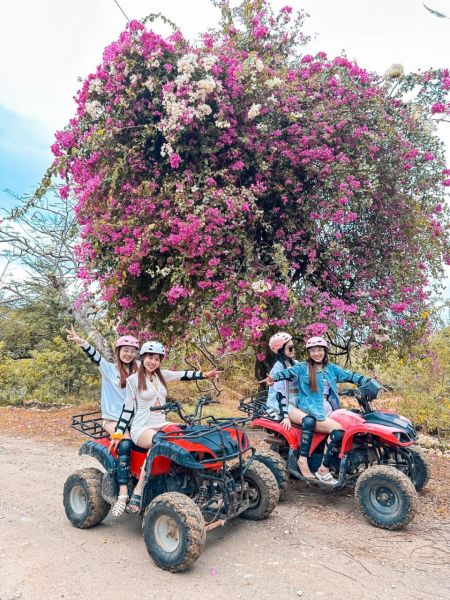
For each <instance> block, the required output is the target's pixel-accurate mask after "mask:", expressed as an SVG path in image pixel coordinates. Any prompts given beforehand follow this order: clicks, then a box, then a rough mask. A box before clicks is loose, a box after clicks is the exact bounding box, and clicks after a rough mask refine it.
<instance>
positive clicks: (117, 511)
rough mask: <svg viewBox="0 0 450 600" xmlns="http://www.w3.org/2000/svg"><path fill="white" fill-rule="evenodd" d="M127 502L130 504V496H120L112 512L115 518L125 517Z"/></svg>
mask: <svg viewBox="0 0 450 600" xmlns="http://www.w3.org/2000/svg"><path fill="white" fill-rule="evenodd" d="M127 502H128V494H125V495H123V496H118V497H117V500H116V503H115V504H114V506H113V509H112V511H111V514H112V516H113V517H121V516H122V515H123V513H124V512H125V509H126V507H127Z"/></svg>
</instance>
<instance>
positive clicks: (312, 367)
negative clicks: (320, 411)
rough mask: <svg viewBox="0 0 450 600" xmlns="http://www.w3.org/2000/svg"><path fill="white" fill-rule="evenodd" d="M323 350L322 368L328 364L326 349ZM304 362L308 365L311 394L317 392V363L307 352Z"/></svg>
mask: <svg viewBox="0 0 450 600" xmlns="http://www.w3.org/2000/svg"><path fill="white" fill-rule="evenodd" d="M324 350H325V356H324V357H323V360H322V367H325V366H326V365H327V364H328V349H327V348H324ZM307 352H308V351H307ZM306 362H307V363H308V378H309V381H308V384H309V389H310V391H311V392H317V363H316V362H315V361H314V360H313V359H312V358H311V357H310V355H309V352H308V358H307V360H306Z"/></svg>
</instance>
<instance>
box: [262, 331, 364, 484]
mask: <svg viewBox="0 0 450 600" xmlns="http://www.w3.org/2000/svg"><path fill="white" fill-rule="evenodd" d="M306 349H307V351H308V358H307V360H306V361H305V362H301V363H297V364H295V365H294V366H292V367H290V368H288V369H283V370H281V371H278V372H277V373H273V375H269V376H268V377H267V378H266V379H265V380H264V381H265V382H266V383H267V384H268V385H273V384H274V383H275V382H277V381H283V380H288V381H290V380H291V379H294V378H295V379H296V381H297V384H298V400H297V407H298V408H299V409H300V410H302V411H304V412H305V413H307V414H309V415H311V416H312V417H314V418H315V419H316V431H318V432H320V433H329V434H330V436H329V438H328V448H327V451H326V453H325V458H324V461H323V464H322V465H321V466H320V468H319V470H318V471H317V473H315V476H316V477H317V478H318V479H320V480H321V481H323V482H325V483H329V484H331V485H334V484H335V483H336V481H335V480H334V479H333V477H332V475H331V473H330V471H329V461H330V458H331V453H332V451H333V448H334V447H335V446H336V444H338V443H339V442H340V441H341V440H342V436H343V433H342V428H341V424H340V423H338V422H337V421H335V420H334V419H332V418H331V417H330V416H329V415H330V414H331V413H332V412H333V411H334V410H336V409H338V408H339V407H340V402H339V394H338V388H337V384H338V383H343V382H345V381H346V382H349V383H355V384H358V385H364V384H365V383H367V382H368V381H370V380H369V379H368V378H367V377H364V375H360V374H359V373H354V372H352V371H347V370H346V369H343V368H342V367H339V366H338V365H336V364H334V363H330V362H328V343H327V341H326V340H325V339H324V338H322V337H312V338H310V339H309V340H308V341H307V342H306Z"/></svg>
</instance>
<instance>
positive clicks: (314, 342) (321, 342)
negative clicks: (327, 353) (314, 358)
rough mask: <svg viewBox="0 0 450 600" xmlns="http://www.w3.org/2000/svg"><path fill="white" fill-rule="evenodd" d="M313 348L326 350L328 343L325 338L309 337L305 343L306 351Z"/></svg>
mask: <svg viewBox="0 0 450 600" xmlns="http://www.w3.org/2000/svg"><path fill="white" fill-rule="evenodd" d="M314 346H320V347H321V348H328V342H327V340H326V339H325V338H323V337H320V336H315V337H310V338H309V340H307V341H306V349H308V348H314Z"/></svg>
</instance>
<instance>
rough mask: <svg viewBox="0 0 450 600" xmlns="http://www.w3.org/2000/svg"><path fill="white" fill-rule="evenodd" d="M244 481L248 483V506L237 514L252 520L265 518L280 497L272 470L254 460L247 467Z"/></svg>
mask: <svg viewBox="0 0 450 600" xmlns="http://www.w3.org/2000/svg"><path fill="white" fill-rule="evenodd" d="M244 481H245V483H246V484H247V485H248V495H249V497H250V506H249V508H247V510H245V511H244V512H242V513H241V514H240V515H239V516H240V517H243V518H244V519H250V520H252V521H261V520H262V519H267V517H268V516H269V515H270V513H271V512H272V511H273V509H274V508H275V506H276V505H277V504H278V500H279V498H280V490H279V488H278V483H277V480H276V479H275V475H274V474H273V473H272V471H271V470H270V469H269V468H268V467H266V465H263V463H262V462H258V461H257V460H254V461H253V462H252V464H251V465H250V466H249V467H248V468H247V471H246V472H245V475H244Z"/></svg>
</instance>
